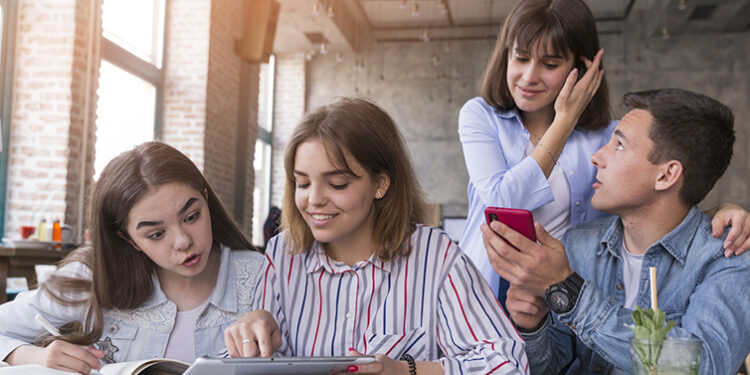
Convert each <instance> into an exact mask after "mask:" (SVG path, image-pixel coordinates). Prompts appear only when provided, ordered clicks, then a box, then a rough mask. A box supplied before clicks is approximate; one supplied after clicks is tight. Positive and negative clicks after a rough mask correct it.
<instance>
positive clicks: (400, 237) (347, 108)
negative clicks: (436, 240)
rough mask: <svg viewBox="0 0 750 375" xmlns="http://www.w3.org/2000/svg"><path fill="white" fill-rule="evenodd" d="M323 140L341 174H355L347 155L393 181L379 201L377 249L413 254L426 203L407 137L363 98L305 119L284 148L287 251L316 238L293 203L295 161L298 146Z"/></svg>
mask: <svg viewBox="0 0 750 375" xmlns="http://www.w3.org/2000/svg"><path fill="white" fill-rule="evenodd" d="M311 140H314V141H319V142H320V143H321V144H322V145H323V146H324V147H325V149H326V152H327V153H328V158H329V160H331V162H332V163H334V164H335V165H336V166H337V167H338V168H339V169H340V170H341V171H343V172H344V173H348V174H350V175H352V176H356V174H354V172H352V169H351V167H350V166H349V164H348V163H347V162H346V154H347V153H348V154H349V155H351V156H352V157H353V158H354V160H356V162H357V163H359V164H360V165H362V167H363V168H365V170H366V171H367V173H369V174H370V175H371V176H373V177H374V176H376V175H377V174H379V173H384V174H386V175H387V176H388V177H389V178H390V185H389V187H388V193H387V194H385V196H383V198H382V199H378V200H375V204H374V206H373V207H374V218H375V220H374V221H375V227H374V230H373V246H374V249H375V254H377V255H378V257H379V258H380V259H382V260H391V259H393V258H395V257H396V256H399V255H408V254H409V252H410V250H411V249H410V247H409V236H410V235H411V234H412V232H414V230H415V229H416V224H417V223H420V222H422V221H423V220H424V218H425V214H424V213H425V207H426V205H425V200H424V195H423V193H422V189H421V188H420V187H419V182H418V181H417V178H416V175H415V174H414V169H413V167H412V164H411V159H410V158H409V154H408V152H407V149H406V145H405V143H404V140H403V137H402V136H401V133H400V132H399V131H398V128H397V127H396V124H395V123H394V122H393V120H392V119H391V117H390V116H388V114H387V113H385V111H384V110H382V109H381V108H380V107H378V106H377V105H375V104H373V103H371V102H368V101H366V100H362V99H354V98H342V99H339V100H338V101H336V102H334V103H332V104H329V105H326V106H322V107H319V108H317V109H315V110H313V111H312V112H310V113H308V114H307V115H305V117H304V118H303V119H302V121H301V122H300V124H299V125H297V127H296V128H295V129H294V133H293V134H292V136H291V139H290V140H289V144H288V145H287V147H286V155H285V157H284V167H285V169H286V189H285V191H284V207H283V209H282V210H281V217H282V219H281V221H282V227H283V229H285V230H287V235H288V236H289V237H290V238H291V246H292V247H291V248H288V249H287V250H288V251H291V252H292V253H295V254H298V253H303V252H306V251H308V250H309V249H310V248H311V247H312V244H313V240H314V237H313V234H312V231H311V230H310V228H309V227H308V226H307V223H305V220H304V218H303V217H302V215H301V214H300V212H299V210H298V209H297V206H296V204H295V201H294V195H295V186H296V185H295V178H294V162H295V160H294V158H295V156H296V153H297V147H299V145H300V144H302V143H304V142H307V141H311Z"/></svg>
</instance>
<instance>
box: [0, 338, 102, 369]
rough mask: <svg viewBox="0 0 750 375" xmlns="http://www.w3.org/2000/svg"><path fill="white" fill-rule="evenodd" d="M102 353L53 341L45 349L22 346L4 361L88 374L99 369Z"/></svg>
mask: <svg viewBox="0 0 750 375" xmlns="http://www.w3.org/2000/svg"><path fill="white" fill-rule="evenodd" d="M103 356H104V352H103V351H101V350H98V349H94V348H92V347H87V346H80V345H76V344H71V343H69V342H66V341H62V340H55V341H53V342H52V343H50V344H49V345H47V346H46V347H40V346H34V345H23V346H19V347H18V348H16V349H15V350H13V351H12V352H11V353H10V354H9V355H8V356H7V357H6V358H5V361H6V362H8V363H9V364H11V365H13V366H16V365H31V364H36V365H42V366H45V367H49V368H51V369H55V370H61V371H68V372H77V373H79V374H88V373H89V372H91V370H92V369H99V368H101V363H99V358H102V357H103Z"/></svg>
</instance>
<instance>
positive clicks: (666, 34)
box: [661, 26, 671, 39]
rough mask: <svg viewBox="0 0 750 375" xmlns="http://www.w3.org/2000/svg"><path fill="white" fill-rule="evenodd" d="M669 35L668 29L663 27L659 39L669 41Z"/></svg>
mask: <svg viewBox="0 0 750 375" xmlns="http://www.w3.org/2000/svg"><path fill="white" fill-rule="evenodd" d="M670 37H671V35H669V29H668V28H667V27H666V26H664V27H662V28H661V38H662V39H669V38H670Z"/></svg>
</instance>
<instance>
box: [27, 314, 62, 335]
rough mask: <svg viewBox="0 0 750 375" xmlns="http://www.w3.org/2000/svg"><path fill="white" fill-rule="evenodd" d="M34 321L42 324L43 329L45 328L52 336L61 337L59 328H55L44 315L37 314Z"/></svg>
mask: <svg viewBox="0 0 750 375" xmlns="http://www.w3.org/2000/svg"><path fill="white" fill-rule="evenodd" d="M34 319H36V321H37V322H39V324H41V325H42V327H44V329H45V330H47V332H49V333H50V335H52V336H61V335H60V331H59V330H58V329H57V327H55V326H53V325H52V323H50V322H49V320H47V318H45V317H43V316H42V314H36V316H35V317H34Z"/></svg>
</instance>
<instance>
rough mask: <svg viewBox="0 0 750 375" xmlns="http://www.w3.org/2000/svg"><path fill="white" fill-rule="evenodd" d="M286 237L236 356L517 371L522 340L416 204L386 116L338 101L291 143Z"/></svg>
mask: <svg viewBox="0 0 750 375" xmlns="http://www.w3.org/2000/svg"><path fill="white" fill-rule="evenodd" d="M284 164H285V168H286V191H285V195H284V206H283V209H282V225H283V229H284V232H282V233H281V234H279V235H278V236H276V237H274V238H273V239H272V240H271V241H269V243H268V246H267V247H266V260H265V264H264V269H263V272H264V276H263V277H262V278H261V280H260V281H259V283H258V289H257V290H256V293H255V300H254V308H256V309H258V310H255V311H253V312H251V313H249V314H248V315H246V316H245V317H244V318H243V319H242V320H241V321H240V322H238V323H237V324H235V325H233V326H232V327H230V328H229V329H227V331H225V338H226V341H227V345H228V347H227V349H228V351H229V353H230V354H231V355H232V356H258V355H262V356H270V355H271V354H272V352H274V351H277V352H279V353H280V354H281V355H283V356H340V355H361V354H370V355H375V357H376V358H377V361H376V362H375V363H372V364H367V365H361V366H359V367H358V366H351V367H350V368H349V369H348V371H349V372H353V373H383V374H414V373H415V371H416V373H419V374H420V375H422V374H443V373H447V374H488V373H494V374H509V373H526V372H527V360H526V355H525V353H524V343H523V340H522V339H521V338H520V337H519V335H518V333H517V332H516V330H515V329H514V328H513V326H512V325H511V324H510V322H509V320H508V318H507V317H506V316H505V315H504V314H503V312H502V310H501V309H500V307H499V305H498V303H497V300H496V299H495V297H494V296H493V294H492V292H491V291H490V289H489V287H488V286H487V283H486V282H485V280H484V278H482V276H481V274H480V273H479V271H478V270H477V269H476V267H475V266H474V265H473V264H472V263H471V261H470V260H469V259H468V258H467V257H466V256H465V255H464V254H463V252H461V250H460V249H459V247H458V246H457V245H456V244H455V243H454V242H453V241H451V239H450V238H448V236H447V235H446V234H445V233H444V232H442V231H441V230H439V229H437V228H432V227H428V226H424V225H421V224H417V223H419V222H421V221H422V220H423V219H424V211H425V210H424V208H425V200H424V197H423V194H422V191H421V188H420V187H419V184H418V182H417V179H416V176H415V174H414V170H413V168H412V166H411V162H410V159H409V156H408V153H407V151H406V146H405V144H404V141H403V139H402V137H401V134H400V133H399V131H398V129H397V127H396V125H395V124H394V123H393V120H391V118H390V117H389V116H388V115H387V114H386V113H385V112H384V111H383V110H382V109H380V108H379V107H378V106H376V105H374V104H372V103H370V102H367V101H364V100H360V99H342V100H340V101H338V102H335V103H333V104H330V105H328V106H324V107H321V108H318V109H317V110H315V111H313V112H312V113H309V114H308V115H306V116H305V117H304V118H303V120H302V122H301V123H300V124H299V126H297V128H296V129H295V131H294V133H293V135H292V137H291V139H290V141H289V144H288V146H287V149H286V156H285V161H284Z"/></svg>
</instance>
